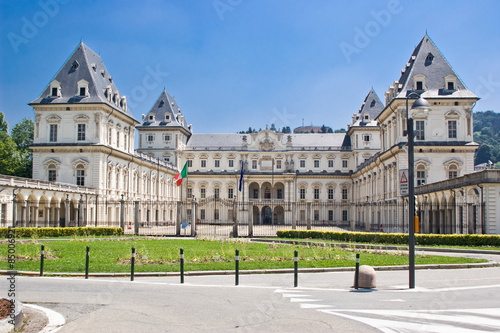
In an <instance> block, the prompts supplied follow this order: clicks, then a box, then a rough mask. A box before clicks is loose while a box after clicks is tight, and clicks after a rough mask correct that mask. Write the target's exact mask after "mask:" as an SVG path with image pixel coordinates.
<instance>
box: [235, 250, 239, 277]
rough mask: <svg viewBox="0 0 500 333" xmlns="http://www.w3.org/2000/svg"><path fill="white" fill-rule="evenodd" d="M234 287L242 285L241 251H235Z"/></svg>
mask: <svg viewBox="0 0 500 333" xmlns="http://www.w3.org/2000/svg"><path fill="white" fill-rule="evenodd" d="M234 270H235V274H234V285H235V286H237V285H239V284H240V251H239V250H234Z"/></svg>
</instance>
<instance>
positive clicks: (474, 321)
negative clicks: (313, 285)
mask: <svg viewBox="0 0 500 333" xmlns="http://www.w3.org/2000/svg"><path fill="white" fill-rule="evenodd" d="M275 292H276V293H280V294H281V296H282V297H283V298H288V299H289V300H290V302H292V303H298V304H300V307H301V309H309V310H315V311H320V312H322V313H326V314H332V315H336V316H340V317H343V318H347V319H351V320H355V321H358V322H361V323H363V324H366V325H370V326H372V327H374V328H376V329H378V330H380V331H382V332H384V333H402V332H404V333H410V332H424V333H444V332H446V333H448V332H454V333H472V332H500V308H487V309H446V310H397V309H392V310H387V309H383V310H377V309H373V310H363V309H341V308H338V306H336V305H333V304H328V302H325V301H324V300H322V299H320V298H318V297H317V296H315V295H312V294H308V293H306V292H304V291H300V290H285V289H277V290H276V291H275ZM400 301H402V300H400Z"/></svg>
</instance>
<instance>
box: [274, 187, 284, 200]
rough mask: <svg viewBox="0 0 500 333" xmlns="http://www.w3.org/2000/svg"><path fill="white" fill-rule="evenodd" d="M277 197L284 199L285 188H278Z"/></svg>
mask: <svg viewBox="0 0 500 333" xmlns="http://www.w3.org/2000/svg"><path fill="white" fill-rule="evenodd" d="M276 198H277V199H283V190H282V189H281V188H279V189H277V190H276Z"/></svg>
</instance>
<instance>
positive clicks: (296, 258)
mask: <svg viewBox="0 0 500 333" xmlns="http://www.w3.org/2000/svg"><path fill="white" fill-rule="evenodd" d="M298 285H299V252H298V251H295V252H294V253H293V286H294V287H297V286H298Z"/></svg>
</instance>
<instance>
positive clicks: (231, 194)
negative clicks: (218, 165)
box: [227, 188, 234, 199]
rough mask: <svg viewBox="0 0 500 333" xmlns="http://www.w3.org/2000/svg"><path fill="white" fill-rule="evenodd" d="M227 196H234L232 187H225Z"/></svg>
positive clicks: (229, 197) (230, 197)
mask: <svg viewBox="0 0 500 333" xmlns="http://www.w3.org/2000/svg"><path fill="white" fill-rule="evenodd" d="M227 198H228V199H232V198H234V193H233V189H232V188H228V189H227Z"/></svg>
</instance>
